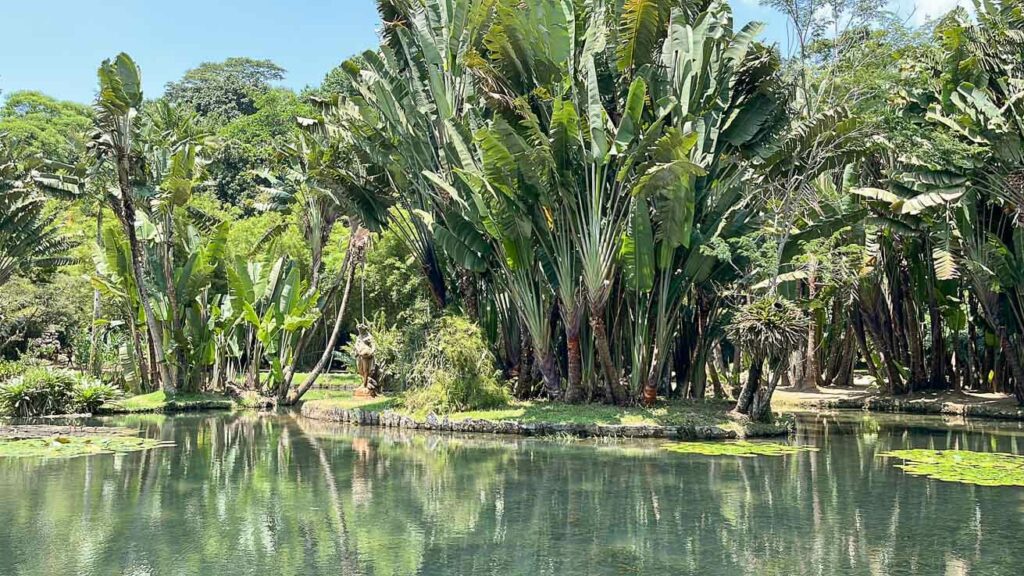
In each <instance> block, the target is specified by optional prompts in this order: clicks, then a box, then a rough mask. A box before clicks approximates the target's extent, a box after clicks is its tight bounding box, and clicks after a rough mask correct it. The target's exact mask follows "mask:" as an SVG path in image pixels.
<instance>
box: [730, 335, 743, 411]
mask: <svg viewBox="0 0 1024 576" xmlns="http://www.w3.org/2000/svg"><path fill="white" fill-rule="evenodd" d="M742 372H743V344H742V343H740V342H738V341H737V342H735V343H734V344H733V347H732V378H730V386H732V387H734V388H733V390H732V393H733V395H735V396H736V397H737V398H738V397H739V393H738V392H737V390H739V389H740V388H741V385H740V374H742Z"/></svg>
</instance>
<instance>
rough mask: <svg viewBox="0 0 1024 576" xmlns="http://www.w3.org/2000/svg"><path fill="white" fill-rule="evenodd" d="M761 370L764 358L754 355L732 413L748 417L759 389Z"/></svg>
mask: <svg viewBox="0 0 1024 576" xmlns="http://www.w3.org/2000/svg"><path fill="white" fill-rule="evenodd" d="M763 370H764V356H762V355H761V354H759V353H755V354H754V355H753V357H752V358H751V359H750V371H749V372H747V382H746V383H745V384H744V385H743V389H742V390H740V395H739V398H737V399H736V408H735V409H733V412H735V413H736V414H742V415H744V416H749V415H750V410H751V408H752V407H753V403H754V395H755V394H757V391H758V389H759V388H760V387H761V374H762V372H763Z"/></svg>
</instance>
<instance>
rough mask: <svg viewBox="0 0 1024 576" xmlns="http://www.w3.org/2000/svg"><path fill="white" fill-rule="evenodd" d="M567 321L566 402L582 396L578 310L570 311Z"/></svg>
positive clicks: (578, 399)
mask: <svg viewBox="0 0 1024 576" xmlns="http://www.w3.org/2000/svg"><path fill="white" fill-rule="evenodd" d="M568 316H569V322H568V323H567V324H566V327H565V340H566V348H567V349H568V350H567V355H568V373H569V383H568V387H567V389H566V391H565V399H566V401H567V402H579V401H580V400H581V399H582V397H583V354H582V351H581V349H580V328H581V326H580V323H581V320H580V312H579V310H575V311H572V312H570V314H569V315H568Z"/></svg>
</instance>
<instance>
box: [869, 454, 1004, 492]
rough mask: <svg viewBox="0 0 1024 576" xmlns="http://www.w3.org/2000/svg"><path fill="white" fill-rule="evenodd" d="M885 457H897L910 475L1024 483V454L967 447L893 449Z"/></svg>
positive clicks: (981, 483)
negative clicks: (950, 448) (968, 448)
mask: <svg viewBox="0 0 1024 576" xmlns="http://www.w3.org/2000/svg"><path fill="white" fill-rule="evenodd" d="M880 456H882V457H883V458H898V459H900V460H903V464H897V465H896V467H897V468H901V469H903V470H904V471H906V472H907V473H908V474H912V475H914V476H926V477H928V478H933V479H935V480H942V481H944V482H959V483H961V484H977V485H978V486H1024V456H1017V455H1014V454H1003V453H1000V452H970V451H967V450H893V451H891V452H885V453H883V454H881V455H880Z"/></svg>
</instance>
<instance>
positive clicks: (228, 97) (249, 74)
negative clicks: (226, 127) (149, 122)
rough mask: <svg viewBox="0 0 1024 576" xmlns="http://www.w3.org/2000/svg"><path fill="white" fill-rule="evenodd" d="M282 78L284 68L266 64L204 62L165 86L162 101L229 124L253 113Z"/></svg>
mask: <svg viewBox="0 0 1024 576" xmlns="http://www.w3.org/2000/svg"><path fill="white" fill-rule="evenodd" d="M284 74H285V70H284V68H281V67H280V66H278V65H277V64H274V63H273V62H271V61H270V60H254V59H252V58H228V59H227V60H224V61H223V62H204V63H202V64H200V65H199V66H198V67H196V68H193V69H191V70H189V71H188V72H186V73H185V75H184V76H183V77H182V78H181V80H178V81H177V82H170V83H168V84H167V89H166V92H165V94H164V97H165V98H166V99H167V100H168V101H169V102H172V103H174V104H176V105H185V106H189V107H191V108H192V109H193V110H195V111H196V112H198V113H199V114H201V115H203V116H207V117H212V118H214V119H217V120H219V121H230V120H233V119H235V118H238V117H239V116H245V115H248V114H253V113H255V112H256V110H257V106H256V100H257V99H258V98H259V96H260V95H261V94H263V93H264V92H266V91H267V90H268V89H269V88H270V86H271V84H272V83H273V82H277V81H279V80H281V79H283V78H284Z"/></svg>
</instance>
